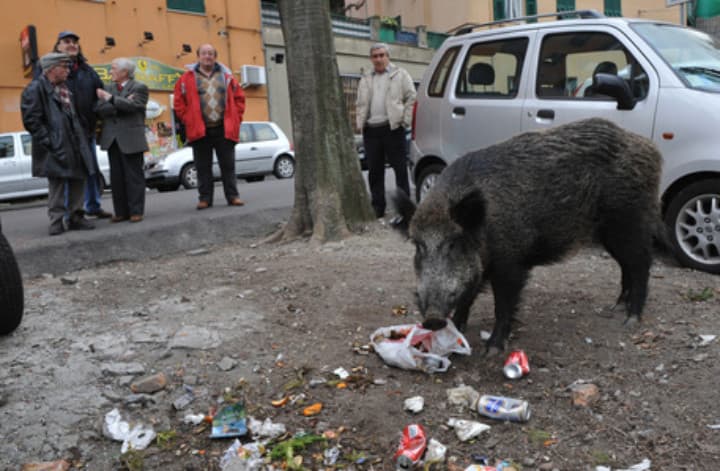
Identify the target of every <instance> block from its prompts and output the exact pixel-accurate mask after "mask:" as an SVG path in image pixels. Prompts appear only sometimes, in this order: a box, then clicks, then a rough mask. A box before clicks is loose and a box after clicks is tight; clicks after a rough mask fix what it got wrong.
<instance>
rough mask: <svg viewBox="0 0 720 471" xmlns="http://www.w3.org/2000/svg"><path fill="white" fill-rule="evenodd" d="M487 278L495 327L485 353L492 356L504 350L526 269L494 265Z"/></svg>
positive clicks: (526, 277)
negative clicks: (491, 294) (492, 301)
mask: <svg viewBox="0 0 720 471" xmlns="http://www.w3.org/2000/svg"><path fill="white" fill-rule="evenodd" d="M489 278H490V284H491V286H492V290H493V297H494V299H495V327H494V328H493V331H492V334H491V335H490V338H489V339H488V341H487V351H486V355H488V356H493V355H497V354H499V353H500V352H502V351H503V350H505V344H506V342H507V339H508V337H509V336H510V329H511V323H512V320H513V317H514V316H515V312H516V311H517V306H518V304H519V303H520V292H521V291H522V289H523V287H524V286H525V283H526V282H527V279H528V270H526V269H524V268H521V267H519V266H507V265H505V266H502V267H497V266H496V267H494V268H493V270H492V273H491V274H490V276H489Z"/></svg>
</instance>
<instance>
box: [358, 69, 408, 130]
mask: <svg viewBox="0 0 720 471" xmlns="http://www.w3.org/2000/svg"><path fill="white" fill-rule="evenodd" d="M388 69H389V70H390V76H389V77H388V82H387V83H388V89H387V91H386V93H385V109H386V110H387V115H388V120H389V121H390V129H397V128H398V127H400V126H403V127H405V128H409V127H410V126H411V125H412V108H413V104H414V103H415V84H414V83H413V79H412V77H410V74H409V73H408V72H407V71H406V70H405V69H402V68H400V67H396V66H395V65H393V64H392V63H391V64H389V65H388ZM372 76H373V71H372V70H371V71H370V72H369V73H367V74H364V75H363V76H362V78H361V79H360V84H359V85H358V94H357V102H356V103H355V104H356V112H357V115H356V116H357V126H358V129H361V130H362V128H364V127H365V123H366V122H367V120H368V118H369V117H370V116H369V115H370V102H371V101H372Z"/></svg>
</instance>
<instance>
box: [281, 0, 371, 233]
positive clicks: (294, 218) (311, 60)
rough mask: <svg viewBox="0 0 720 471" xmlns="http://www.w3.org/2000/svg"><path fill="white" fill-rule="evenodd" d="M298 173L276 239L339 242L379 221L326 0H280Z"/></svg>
mask: <svg viewBox="0 0 720 471" xmlns="http://www.w3.org/2000/svg"><path fill="white" fill-rule="evenodd" d="M278 7H279V11H280V17H281V21H282V29H283V34H284V36H285V48H286V52H287V54H286V57H287V68H288V86H289V90H290V107H291V116H292V122H293V137H294V143H295V156H296V161H297V171H296V173H295V202H294V207H293V211H292V215H291V217H290V220H289V221H288V223H287V224H286V225H285V227H284V228H283V229H282V230H281V231H280V233H278V234H277V235H276V236H277V237H276V238H277V239H281V240H290V239H295V238H298V237H304V236H310V237H311V238H312V239H313V240H315V241H318V242H325V241H330V240H339V239H342V238H344V237H347V236H348V235H350V233H352V232H354V231H356V230H358V229H360V228H361V227H362V226H363V225H364V224H365V223H367V222H368V221H372V220H374V217H373V212H372V208H371V206H370V199H369V196H368V191H367V187H366V186H365V182H364V181H363V176H362V172H361V171H360V163H359V162H358V157H357V153H356V151H355V146H354V143H353V133H352V129H351V127H350V122H349V118H348V114H347V112H346V109H345V100H344V98H343V90H342V85H341V82H340V74H339V71H338V66H337V61H336V58H335V44H334V42H333V35H332V27H331V22H330V10H329V3H328V0H279V1H278Z"/></svg>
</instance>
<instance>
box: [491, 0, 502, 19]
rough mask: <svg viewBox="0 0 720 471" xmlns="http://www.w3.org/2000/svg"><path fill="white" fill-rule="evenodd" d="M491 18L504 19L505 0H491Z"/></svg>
mask: <svg viewBox="0 0 720 471" xmlns="http://www.w3.org/2000/svg"><path fill="white" fill-rule="evenodd" d="M493 19H494V20H495V21H497V20H504V19H505V0H493Z"/></svg>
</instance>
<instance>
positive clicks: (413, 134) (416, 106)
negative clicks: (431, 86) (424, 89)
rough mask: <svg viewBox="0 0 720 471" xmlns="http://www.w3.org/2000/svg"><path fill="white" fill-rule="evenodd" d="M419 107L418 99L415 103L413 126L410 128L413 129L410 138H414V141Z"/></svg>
mask: <svg viewBox="0 0 720 471" xmlns="http://www.w3.org/2000/svg"><path fill="white" fill-rule="evenodd" d="M417 108H418V102H417V100H416V101H415V103H414V104H413V112H412V126H411V128H410V129H411V131H410V139H412V140H413V141H414V140H415V117H416V115H417Z"/></svg>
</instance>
